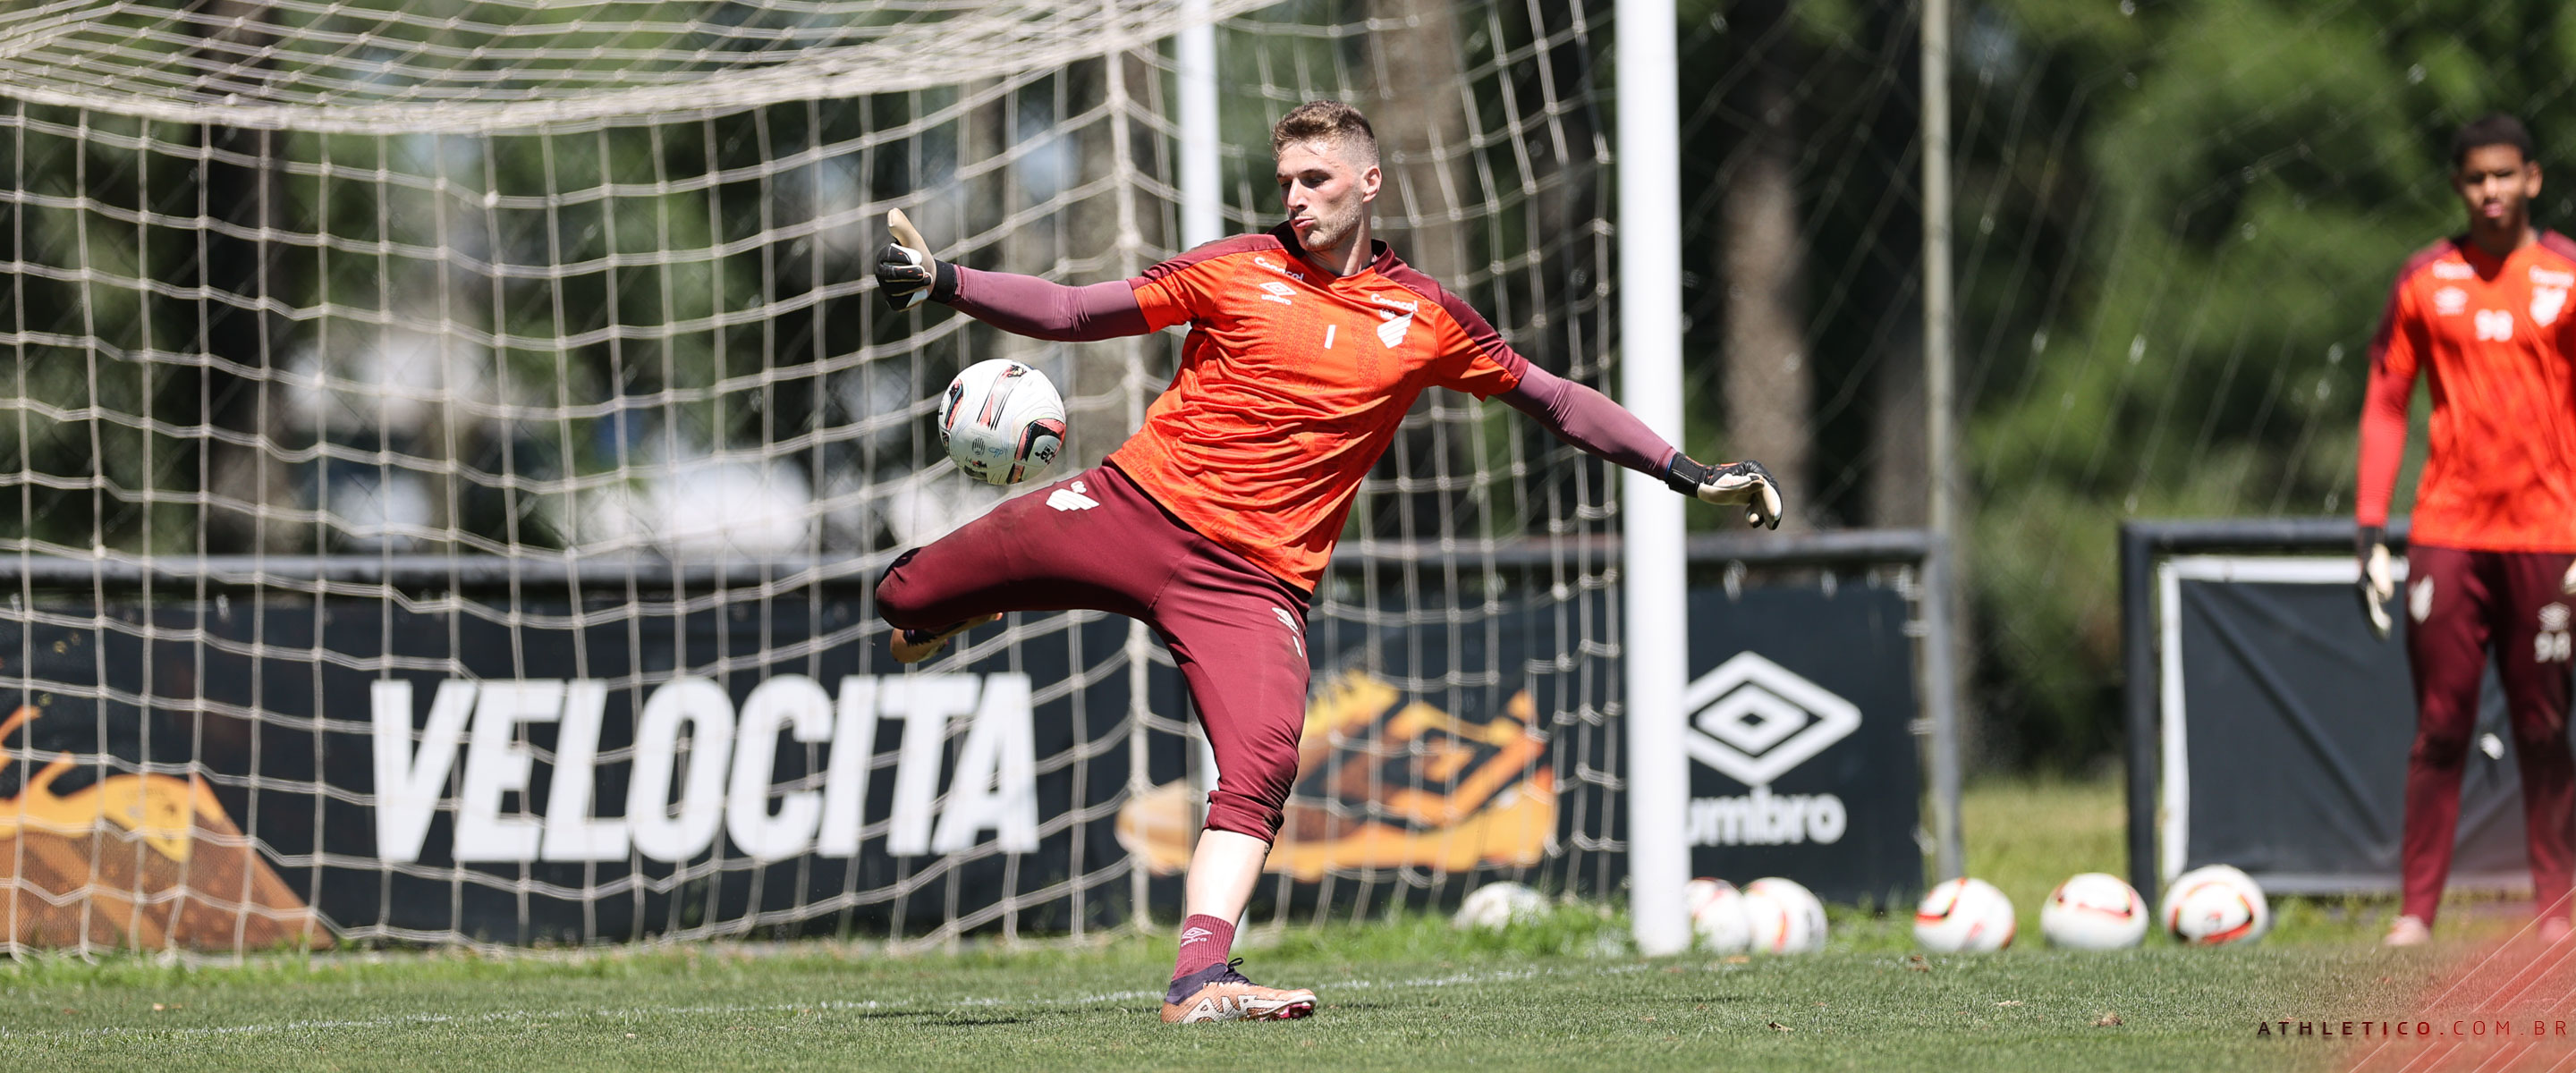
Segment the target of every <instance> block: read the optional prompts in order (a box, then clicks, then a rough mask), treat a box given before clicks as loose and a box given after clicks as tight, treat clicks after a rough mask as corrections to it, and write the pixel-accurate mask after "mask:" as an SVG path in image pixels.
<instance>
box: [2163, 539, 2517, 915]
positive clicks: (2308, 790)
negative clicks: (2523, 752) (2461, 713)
mask: <svg viewBox="0 0 2576 1073" xmlns="http://www.w3.org/2000/svg"><path fill="white" fill-rule="evenodd" d="M2401 565H2402V564H2401ZM2163 571H2164V574H2163V583H2164V592H2165V600H2164V608H2163V614H2164V616H2165V618H2164V620H2163V621H2164V626H2165V630H2164V637H2165V644H2164V645H2163V646H2162V651H2161V653H2160V655H2161V658H2162V660H2163V673H2164V689H2163V698H2162V699H2163V703H2164V711H2163V713H2162V714H2163V719H2162V723H2163V727H2162V729H2163V734H2164V749H2163V763H2164V788H2163V792H2162V794H2161V798H2160V807H2159V812H2160V813H2161V816H2160V820H2161V823H2160V826H2161V827H2162V830H2161V832H2160V837H2159V842H2160V845H2161V854H2162V860H2161V861H2160V862H2159V866H2160V870H2161V871H2162V873H2163V878H2166V879H2170V878H2172V877H2173V876H2175V875H2177V874H2180V873H2181V872H2182V871H2183V870H2184V869H2188V868H2197V867H2200V866H2201V865H2204V864H2232V865H2235V866H2237V867H2239V868H2242V869H2244V870H2245V871H2246V872H2247V873H2249V874H2251V875H2253V876H2254V878H2255V879H2256V880H2258V881H2260V882H2261V883H2262V884H2263V885H2264V886H2265V887H2266V888H2267V889H2271V890H2277V891H2284V892H2297V893H2339V892H2345V891H2391V890H2395V889H2396V886H2397V854H2398V839H2399V834H2400V832H2401V830H2402V825H2403V823H2404V819H2405V812H2406V754H2407V752H2408V750H2409V749H2410V748H2411V747H2412V745H2413V742H2414V737H2415V702H2414V694H2413V686H2412V684H2411V679H2410V678H2409V676H2408V672H2407V667H2406V635H2405V631H2406V629H2407V628H2408V626H2409V625H2410V623H2409V622H2408V621H2407V616H2405V615H2397V616H2395V618H2396V623H2395V633H2394V635H2393V636H2391V637H2390V638H2389V639H2388V640H2386V641H2378V640H2374V639H2372V637H2371V636H2370V634H2369V632H2368V631H2367V630H2366V629H2365V628H2364V626H2363V625H2362V620H2361V613H2360V611H2359V609H2358V607H2357V605H2356V604H2355V603H2354V602H2353V584H2354V579H2355V577H2356V573H2357V568H2356V567H2355V566H2354V564H2353V561H2352V559H2351V558H2350V557H2348V556H2339V557H2335V558H2331V559H2326V558H2284V557H2266V558H2250V557H2248V558H2230V557H2183V558H2177V559H2173V560H2171V561H2169V562H2167V563H2166V564H2165V565H2164V567H2163ZM2547 606H2548V607H2549V608H2558V605H2556V604H2550V605H2547ZM2556 621H2557V623H2558V627H2559V628H2558V629H2555V630H2552V629H2548V628H2545V627H2546V626H2547V625H2548V624H2547V623H2546V622H2544V623H2542V626H2543V627H2544V628H2543V629H2541V630H2540V631H2539V632H2538V634H2537V637H2538V638H2539V641H2540V643H2541V644H2543V645H2552V644H2554V645H2561V646H2563V645H2564V644H2565V643H2566V642H2565V639H2566V637H2567V631H2566V629H2565V625H2566V617H2565V612H2564V610H2563V609H2560V611H2559V615H2558V616H2557V619H2556ZM2553 635H2554V636H2553ZM2551 651H2553V652H2556V653H2557V659H2556V661H2555V662H2558V663H2559V664H2560V665H2561V666H2562V668H2563V667H2564V666H2565V663H2566V656H2565V654H2564V649H2563V648H2553V649H2551ZM2561 673H2565V672H2564V671H2563V670H2562V671H2561ZM2470 741H2471V746H2470V749H2469V755H2468V759H2467V763H2466V768H2465V770H2464V771H2463V773H2462V785H2461V789H2460V826H2459V829H2458V832H2457V838H2458V842H2457V850H2456V854H2455V856H2454V857H2453V858H2452V864H2451V869H2452V876H2453V881H2454V882H2455V883H2460V884H2465V885H2471V886H2488V887H2513V886H2522V887H2528V886H2529V884H2530V872H2529V870H2528V867H2527V865H2526V864H2525V858H2524V854H2523V827H2522V794H2521V789H2520V786H2521V780H2520V778H2519V776H2518V775H2517V774H2516V769H2515V766H2514V742H2513V734H2512V732H2511V729H2510V727H2509V724H2508V722H2507V719H2506V716H2505V710H2504V697H2503V690H2502V689H2501V688H2500V686H2499V684H2498V682H2497V681H2496V677H2495V671H2494V669H2493V667H2492V666H2490V667H2489V668H2488V670H2487V672H2486V681H2485V682H2484V684H2483V685H2482V686H2481V687H2480V694H2479V708H2478V719H2477V728H2476V730H2475V731H2474V732H2473V733H2472V734H2471V737H2470Z"/></svg>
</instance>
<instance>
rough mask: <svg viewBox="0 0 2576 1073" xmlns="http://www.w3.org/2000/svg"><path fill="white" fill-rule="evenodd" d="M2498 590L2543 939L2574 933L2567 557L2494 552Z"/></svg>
mask: <svg viewBox="0 0 2576 1073" xmlns="http://www.w3.org/2000/svg"><path fill="white" fill-rule="evenodd" d="M2487 560H2488V565H2489V566H2490V568H2491V569H2490V570H2489V571H2488V572H2489V573H2490V574H2491V575H2492V578H2493V582H2492V584H2493V587H2494V588H2496V589H2497V590H2499V591H2498V593H2497V595H2498V597H2499V599H2497V600H2496V601H2495V613H2494V614H2493V615H2491V616H2490V622H2491V625H2490V626H2489V629H2490V630H2491V631H2492V632H2493V633H2494V636H2495V660H2496V674H2497V677H2499V678H2501V679H2502V680H2503V683H2504V699H2505V709H2506V711H2507V712H2509V713H2510V714H2511V715H2512V719H2513V757H2514V764H2515V766H2516V767H2517V768H2518V769H2519V770H2520V773H2521V775H2522V818H2523V832H2524V838H2525V845H2526V846H2528V848H2529V851H2530V856H2531V890H2532V899H2533V902H2534V904H2535V905H2536V906H2537V908H2538V911H2539V916H2540V929H2539V930H2540V934H2541V937H2542V938H2544V939H2547V940H2549V941H2552V942H2555V941H2557V940H2559V939H2564V938H2566V937H2567V934H2568V914H2567V910H2568V906H2567V891H2568V887H2569V882H2570V873H2571V870H2576V753H2570V752H2569V751H2568V747H2567V701H2568V677H2567V675H2568V665H2569V663H2570V655H2571V653H2570V652H2569V650H2568V648H2569V644H2568V638H2569V636H2571V634H2570V630H2571V627H2576V622H2571V621H2570V619H2571V615H2570V611H2571V608H2570V606H2569V605H2570V604H2571V603H2576V598H2570V597H2568V596H2567V595H2566V594H2564V593H2563V592H2561V591H2560V580H2561V579H2562V578H2563V577H2564V576H2565V574H2566V571H2567V556H2565V555H2553V554H2549V553H2546V552H2490V553H2488V555H2487Z"/></svg>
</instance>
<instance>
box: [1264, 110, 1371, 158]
mask: <svg viewBox="0 0 2576 1073" xmlns="http://www.w3.org/2000/svg"><path fill="white" fill-rule="evenodd" d="M1300 142H1329V143H1332V144H1334V145H1337V146H1339V147H1341V148H1342V149H1343V150H1344V151H1345V152H1348V153H1349V154H1350V155H1351V159H1353V160H1355V161H1357V162H1359V163H1360V164H1362V165H1364V166H1365V165H1375V164H1376V163H1377V131H1376V129H1375V128H1372V127H1370V126H1369V121H1368V117H1367V116H1364V115H1361V114H1360V110H1359V109H1357V108H1353V107H1351V106H1350V105H1347V104H1343V103H1342V102H1340V101H1307V102H1306V103H1304V104H1301V105H1298V106H1297V107H1295V108H1291V109H1289V110H1288V114H1287V115H1284V116H1280V117H1279V122H1278V123H1277V124H1276V125H1274V126H1272V127H1271V128H1270V155H1272V156H1274V157H1275V156H1278V155H1279V152H1280V150H1283V149H1286V148H1288V147H1289V146H1291V145H1296V144H1298V143H1300Z"/></svg>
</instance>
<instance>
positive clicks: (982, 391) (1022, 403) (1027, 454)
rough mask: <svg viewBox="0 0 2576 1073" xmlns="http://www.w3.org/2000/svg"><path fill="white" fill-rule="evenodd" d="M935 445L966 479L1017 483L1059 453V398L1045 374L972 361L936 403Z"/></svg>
mask: <svg viewBox="0 0 2576 1073" xmlns="http://www.w3.org/2000/svg"><path fill="white" fill-rule="evenodd" d="M939 442H940V443H941V445H943V446H945V447H947V448H948V457H949V458H952V459H955V460H956V462H957V468H959V469H962V470H965V471H966V473H967V475H968V476H971V477H973V478H975V479H976V480H979V481H983V482H984V483H986V484H1018V483H1020V482H1021V481H1025V480H1027V479H1029V478H1030V477H1033V476H1036V475H1037V474H1038V472H1039V471H1041V470H1044V469H1046V468H1047V466H1049V465H1051V464H1053V463H1054V462H1055V456H1056V454H1057V453H1058V452H1061V451H1063V450H1064V398H1063V396H1060V395H1057V394H1056V392H1055V385H1054V384H1052V383H1049V382H1048V381H1047V378H1046V374H1045V373H1042V372H1039V371H1037V370H1036V369H1032V368H1030V367H1028V366H1026V365H1022V364H1020V363H1019V362H1016V361H1012V360H1010V359H1008V358H994V359H993V360H991V361H979V362H976V363H975V364H973V365H969V366H967V367H966V371H965V372H962V373H958V374H957V379H955V380H951V381H949V382H948V394H947V395H945V396H943V397H942V398H941V399H940V402H939Z"/></svg>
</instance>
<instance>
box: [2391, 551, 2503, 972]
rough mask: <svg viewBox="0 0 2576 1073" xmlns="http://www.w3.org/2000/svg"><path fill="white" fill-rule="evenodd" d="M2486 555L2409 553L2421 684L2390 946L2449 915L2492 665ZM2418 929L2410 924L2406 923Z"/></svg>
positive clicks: (2413, 663)
mask: <svg viewBox="0 0 2576 1073" xmlns="http://www.w3.org/2000/svg"><path fill="white" fill-rule="evenodd" d="M2476 554H2477V553H2473V552H2466V551H2461V550H2458V549H2455V548H2438V547H2430V546H2424V545H2418V546H2416V547H2414V548H2413V549H2411V550H2410V551H2409V552H2408V553H2407V582H2406V613H2407V617H2408V619H2409V622H2408V625H2407V630H2406V662H2407V666H2408V667H2409V668H2410V669H2411V670H2412V671H2413V672H2414V680H2415V744H2414V747H2413V748H2412V749H2411V750H2410V751H2409V752H2408V753H2407V755H2406V825H2405V835H2404V839H2403V842H2402V843H2401V847H2400V853H2399V860H2400V868H2399V870H2400V872H2401V873H2402V874H2403V880H2404V891H2405V895H2404V900H2403V902H2402V904H2401V905H2400V907H2399V913H2400V914H2401V915H2400V916H2399V918H2398V921H2397V924H2396V925H2395V926H2393V927H2392V928H2391V929H2390V930H2389V934H2388V939H2389V942H2390V945H2398V946H2403V945H2411V943H2413V942H2421V941H2423V938H2424V936H2425V935H2426V934H2427V930H2428V929H2429V928H2430V927H2431V925H2432V923H2433V918H2434V915H2435V914H2436V913H2437V912H2438V911H2439V910H2440V909H2441V905H2442V886H2443V883H2444V881H2446V880H2447V879H2448V878H2449V877H2450V874H2451V849H2452V845H2451V842H2452V834H2453V832H2454V831H2455V830H2456V829H2457V828H2458V827H2459V822H2460V776H2461V771H2462V767H2463V765H2464V764H2465V763H2466V761H2467V759H2468V754H2469V734H2470V732H2471V731H2472V730H2474V729H2475V728H2476V726H2477V717H2478V679H2479V677H2480V676H2481V675H2482V674H2483V673H2484V671H2485V668H2486V649H2487V637H2488V629H2487V613H2486V609H2487V605H2488V603H2489V602H2490V594H2489V593H2488V591H2487V581H2486V579H2484V578H2482V577H2480V576H2479V573H2478V571H2477V570H2476V569H2475V568H2474V565H2473V561H2472V560H2473V557H2474V556H2475V555H2476ZM2410 920H2411V921H2412V922H2413V926H2412V927H2409V926H2408V924H2407V922H2408V921H2410Z"/></svg>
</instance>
